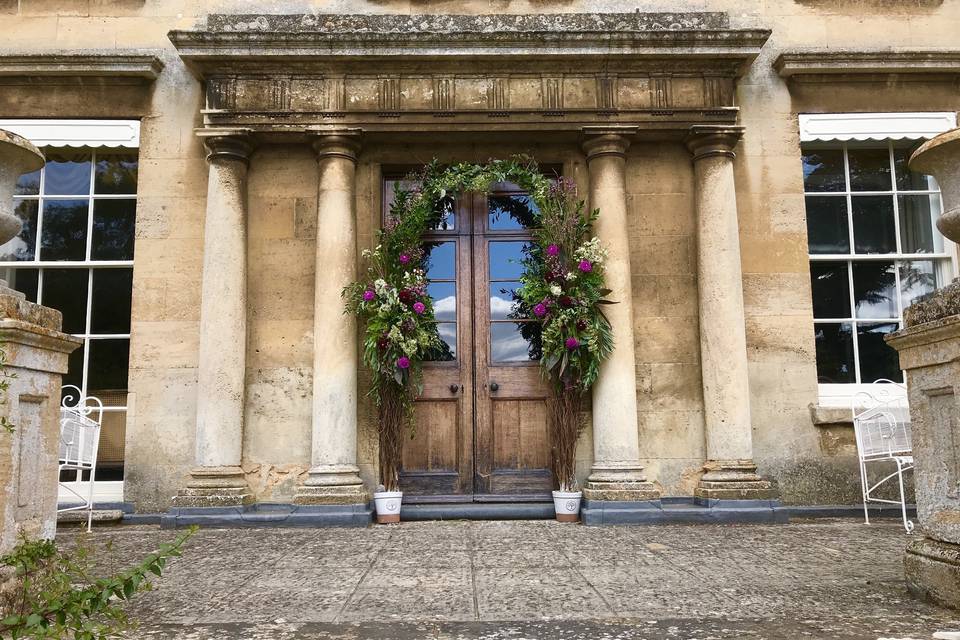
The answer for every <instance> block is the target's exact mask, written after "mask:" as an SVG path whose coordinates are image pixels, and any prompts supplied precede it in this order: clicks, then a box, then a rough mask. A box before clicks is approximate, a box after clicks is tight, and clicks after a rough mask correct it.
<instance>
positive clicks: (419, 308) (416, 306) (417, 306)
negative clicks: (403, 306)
mask: <svg viewBox="0 0 960 640" xmlns="http://www.w3.org/2000/svg"><path fill="white" fill-rule="evenodd" d="M426 310H427V308H426V307H425V306H423V303H422V302H414V303H413V311H414V313H416V314H417V315H420V314H421V313H423V312H424V311H426Z"/></svg>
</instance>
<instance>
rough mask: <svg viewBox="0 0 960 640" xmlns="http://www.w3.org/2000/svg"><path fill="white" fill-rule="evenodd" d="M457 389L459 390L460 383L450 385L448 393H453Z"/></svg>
mask: <svg viewBox="0 0 960 640" xmlns="http://www.w3.org/2000/svg"><path fill="white" fill-rule="evenodd" d="M457 391H460V385H458V384H452V385H450V393H453V394H455V393H456V392H457Z"/></svg>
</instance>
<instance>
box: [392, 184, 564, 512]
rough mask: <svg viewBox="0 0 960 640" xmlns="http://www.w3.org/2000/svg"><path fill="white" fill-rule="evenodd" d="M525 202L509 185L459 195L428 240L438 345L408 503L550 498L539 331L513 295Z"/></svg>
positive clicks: (408, 460)
mask: <svg viewBox="0 0 960 640" xmlns="http://www.w3.org/2000/svg"><path fill="white" fill-rule="evenodd" d="M386 186H387V188H386V193H385V196H387V197H385V202H388V203H389V201H390V194H391V191H392V184H391V183H390V182H389V181H388V183H387V185H386ZM533 206H534V204H533V202H532V201H531V200H530V199H529V198H528V197H527V196H526V195H525V194H524V193H523V192H521V191H519V190H518V189H517V188H516V187H515V186H513V185H500V188H498V189H497V190H494V191H492V192H491V193H490V194H467V195H465V196H462V197H460V198H458V199H456V200H451V201H449V202H448V203H446V205H445V212H444V213H445V217H444V219H443V221H442V222H440V223H439V224H438V225H437V228H436V229H434V230H432V231H431V232H430V233H429V234H428V235H427V236H426V237H425V238H424V240H425V243H424V249H425V256H426V257H425V260H424V264H425V267H426V271H427V279H428V281H429V286H428V290H429V293H430V295H431V297H432V298H433V302H434V309H435V313H436V318H437V321H438V325H437V326H438V330H439V333H440V336H441V338H442V340H443V342H444V346H443V348H442V349H439V350H438V351H437V353H436V354H434V356H433V357H432V358H431V361H429V362H427V363H426V364H425V365H424V388H423V393H422V395H421V396H420V398H419V399H418V400H417V402H416V405H415V420H416V429H415V433H414V435H413V437H412V438H407V439H406V440H405V442H404V447H403V459H402V467H401V473H400V485H401V488H402V489H403V491H404V499H405V500H407V499H408V498H410V499H412V500H413V501H418V500H419V501H434V500H438V501H439V500H444V501H470V500H474V501H497V500H533V499H546V498H549V492H550V488H551V472H550V445H549V440H548V435H547V407H546V399H547V396H548V387H547V385H546V384H545V383H544V382H543V380H542V379H541V376H540V370H539V367H538V361H539V358H540V335H539V329H540V328H539V325H538V324H537V323H534V322H530V321H529V320H528V319H526V318H524V317H522V315H521V313H520V311H519V309H518V308H517V305H516V303H515V297H514V291H515V290H516V289H517V288H518V287H519V286H520V282H519V278H520V274H521V273H522V269H523V266H522V264H521V261H522V260H523V258H524V255H525V251H526V248H527V247H528V246H529V243H530V232H529V225H530V223H531V220H532V215H533V210H532V207H533Z"/></svg>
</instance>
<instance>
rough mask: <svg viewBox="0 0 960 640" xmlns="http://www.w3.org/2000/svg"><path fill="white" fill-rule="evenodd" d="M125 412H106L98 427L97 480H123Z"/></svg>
mask: <svg viewBox="0 0 960 640" xmlns="http://www.w3.org/2000/svg"><path fill="white" fill-rule="evenodd" d="M126 423H127V412H126V411H106V412H104V414H103V423H102V424H101V427H100V448H99V449H97V480H98V481H99V480H123V473H122V472H121V471H122V469H123V458H124V455H123V454H124V444H125V440H126V430H127V429H126V426H127V424H126Z"/></svg>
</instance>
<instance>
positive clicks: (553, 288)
mask: <svg viewBox="0 0 960 640" xmlns="http://www.w3.org/2000/svg"><path fill="white" fill-rule="evenodd" d="M550 293H552V294H553V295H555V296H559V295H560V294H561V293H563V289H561V288H560V285H558V284H552V285H550Z"/></svg>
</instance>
